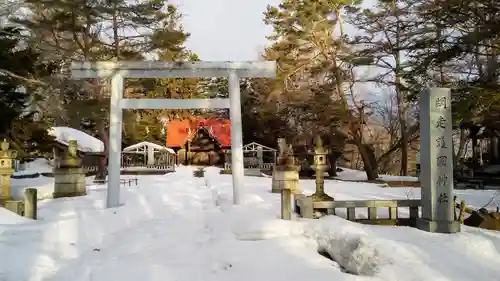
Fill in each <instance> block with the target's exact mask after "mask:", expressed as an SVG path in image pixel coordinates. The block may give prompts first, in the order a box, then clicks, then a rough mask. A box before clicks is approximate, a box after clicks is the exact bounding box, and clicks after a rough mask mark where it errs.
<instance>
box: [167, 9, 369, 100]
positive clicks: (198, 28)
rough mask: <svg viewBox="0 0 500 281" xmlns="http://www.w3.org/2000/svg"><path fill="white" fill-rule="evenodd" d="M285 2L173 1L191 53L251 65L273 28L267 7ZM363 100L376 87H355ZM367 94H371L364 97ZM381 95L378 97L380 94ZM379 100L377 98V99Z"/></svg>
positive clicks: (348, 28) (365, 72)
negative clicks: (266, 15)
mask: <svg viewBox="0 0 500 281" xmlns="http://www.w3.org/2000/svg"><path fill="white" fill-rule="evenodd" d="M281 2H282V0H172V3H174V4H177V5H178V8H179V10H180V12H181V13H182V15H183V18H182V25H183V27H184V29H185V31H187V32H189V33H191V37H190V38H189V39H188V41H187V42H186V47H187V48H188V49H189V50H192V51H194V52H195V53H196V54H198V55H199V56H200V58H201V60H204V61H251V60H260V53H261V52H262V51H263V50H264V48H265V46H266V45H267V44H268V41H267V39H266V36H268V35H271V33H272V28H271V27H270V26H266V25H265V24H264V22H263V19H264V14H263V13H264V12H265V10H266V7H267V5H273V6H275V5H279V4H280V3H281ZM374 3H375V1H374V0H365V1H363V4H362V6H363V7H365V8H368V7H372V6H373V5H374ZM345 31H346V32H347V33H348V34H351V35H352V34H353V33H356V29H355V28H354V27H351V26H348V25H346V26H345ZM358 71H361V72H360V74H359V75H363V76H365V75H367V76H371V75H373V73H374V72H373V71H375V72H377V71H376V70H373V69H370V68H363V69H359V70H358ZM358 71H357V72H358ZM355 88H356V89H357V91H356V92H359V93H360V94H362V95H363V96H366V97H365V98H363V99H367V100H371V99H372V97H370V96H371V94H374V93H375V92H379V91H378V90H377V91H375V90H374V88H373V85H371V84H370V83H362V84H359V85H355ZM365 93H371V94H370V95H368V96H367V95H365ZM377 95H378V93H377ZM377 99H378V98H377Z"/></svg>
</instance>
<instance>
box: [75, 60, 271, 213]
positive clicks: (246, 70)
mask: <svg viewBox="0 0 500 281" xmlns="http://www.w3.org/2000/svg"><path fill="white" fill-rule="evenodd" d="M71 71H72V76H73V78H75V79H90V78H111V100H110V113H109V119H110V120H109V122H110V129H109V148H108V151H109V155H108V161H109V165H108V187H107V197H106V206H107V207H108V208H111V207H117V206H119V205H120V161H121V140H122V111H123V110H124V109H194V108H196V109H219V108H229V110H230V121H231V150H232V153H231V162H232V177H233V203H234V204H238V203H239V201H240V192H239V189H240V188H242V187H243V177H244V166H243V136H242V123H241V99H240V82H239V78H240V77H268V78H273V77H275V76H276V62H274V61H257V62H162V61H131V62H126V61H118V62H111V61H103V62H73V63H72V64H71ZM183 77H185V78H202V77H228V88H229V99H191V100H185V99H126V98H123V92H124V83H123V82H124V79H126V78H136V79H137V78H183Z"/></svg>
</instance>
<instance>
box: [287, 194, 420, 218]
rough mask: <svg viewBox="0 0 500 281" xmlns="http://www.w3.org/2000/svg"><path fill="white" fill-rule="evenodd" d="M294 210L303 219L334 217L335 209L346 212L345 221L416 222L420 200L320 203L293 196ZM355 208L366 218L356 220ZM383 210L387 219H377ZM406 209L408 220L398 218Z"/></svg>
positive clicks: (308, 198) (300, 195) (302, 196)
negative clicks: (400, 209)
mask: <svg viewBox="0 0 500 281" xmlns="http://www.w3.org/2000/svg"><path fill="white" fill-rule="evenodd" d="M294 200H295V210H296V212H297V213H298V214H299V215H300V216H301V217H303V218H310V219H312V218H314V217H315V213H316V212H318V211H319V212H321V213H326V214H327V215H335V214H336V210H337V209H346V210H347V212H346V213H347V217H346V219H347V220H350V221H357V222H367V223H370V222H374V223H376V221H384V220H385V221H387V220H391V221H394V220H400V219H403V220H416V219H417V218H418V217H419V213H418V208H419V207H420V206H421V200H343V201H321V202H313V201H312V198H311V197H306V196H305V195H303V194H298V195H295V199H294ZM356 208H363V209H365V210H367V211H368V218H366V219H365V218H357V217H356ZM381 208H385V209H387V211H388V213H389V217H388V218H380V217H378V214H377V210H379V209H381ZM399 208H408V209H409V218H399V217H398V213H399V212H398V209H399Z"/></svg>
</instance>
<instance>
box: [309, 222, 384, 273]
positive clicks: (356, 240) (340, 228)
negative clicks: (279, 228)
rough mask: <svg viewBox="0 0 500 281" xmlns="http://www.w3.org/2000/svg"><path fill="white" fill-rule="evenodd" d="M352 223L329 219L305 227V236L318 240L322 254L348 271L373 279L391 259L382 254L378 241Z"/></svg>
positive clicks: (319, 250)
mask: <svg viewBox="0 0 500 281" xmlns="http://www.w3.org/2000/svg"><path fill="white" fill-rule="evenodd" d="M350 224H353V223H351V222H348V221H345V220H343V219H342V218H339V217H326V218H324V219H321V220H319V221H317V222H313V223H311V224H310V225H309V227H306V228H304V229H305V235H306V236H308V237H309V238H312V239H314V240H316V243H317V245H318V249H317V250H318V252H319V253H327V254H328V255H329V256H330V258H331V259H332V260H333V261H335V262H336V263H338V264H339V265H340V267H341V268H343V269H344V270H345V271H346V272H348V273H352V274H355V275H365V276H374V275H376V274H377V273H378V272H379V270H380V267H381V266H382V265H383V264H388V263H391V262H390V259H389V257H388V256H386V255H383V254H381V252H380V251H379V247H378V243H377V239H374V238H373V237H369V235H368V234H367V233H366V232H365V231H364V230H363V228H362V227H359V226H358V225H352V226H350Z"/></svg>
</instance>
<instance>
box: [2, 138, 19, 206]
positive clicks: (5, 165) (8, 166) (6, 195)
mask: <svg viewBox="0 0 500 281" xmlns="http://www.w3.org/2000/svg"><path fill="white" fill-rule="evenodd" d="M9 146H10V145H9V143H8V142H7V140H6V139H4V140H3V142H2V144H1V149H2V150H1V151H0V177H1V179H2V188H1V190H0V191H1V196H0V199H4V200H10V199H11V197H12V195H11V192H10V176H11V175H12V174H13V173H14V169H13V168H12V160H13V159H14V158H16V157H17V152H16V151H14V150H11V149H9Z"/></svg>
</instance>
